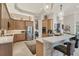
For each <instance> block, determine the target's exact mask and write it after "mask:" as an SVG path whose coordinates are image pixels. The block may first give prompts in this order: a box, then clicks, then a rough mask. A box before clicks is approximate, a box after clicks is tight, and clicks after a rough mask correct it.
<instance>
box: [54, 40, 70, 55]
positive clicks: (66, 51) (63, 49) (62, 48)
mask: <svg viewBox="0 0 79 59" xmlns="http://www.w3.org/2000/svg"><path fill="white" fill-rule="evenodd" d="M65 44H67V46H65V45H57V46H55V47H54V49H55V50H58V51H60V52H62V53H64V55H68V56H70V55H71V54H70V46H71V43H70V42H66V43H65Z"/></svg>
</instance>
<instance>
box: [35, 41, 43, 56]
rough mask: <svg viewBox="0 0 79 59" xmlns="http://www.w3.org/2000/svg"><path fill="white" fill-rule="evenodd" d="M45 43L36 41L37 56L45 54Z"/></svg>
mask: <svg viewBox="0 0 79 59" xmlns="http://www.w3.org/2000/svg"><path fill="white" fill-rule="evenodd" d="M43 55H44V53H43V43H41V42H39V41H36V56H43Z"/></svg>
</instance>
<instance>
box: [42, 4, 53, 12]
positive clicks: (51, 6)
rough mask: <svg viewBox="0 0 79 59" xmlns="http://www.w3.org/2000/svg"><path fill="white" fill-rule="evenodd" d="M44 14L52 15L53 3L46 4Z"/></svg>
mask: <svg viewBox="0 0 79 59" xmlns="http://www.w3.org/2000/svg"><path fill="white" fill-rule="evenodd" d="M43 9H44V12H45V13H50V12H52V10H53V3H51V4H44V8H43Z"/></svg>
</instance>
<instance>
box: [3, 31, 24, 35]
mask: <svg viewBox="0 0 79 59" xmlns="http://www.w3.org/2000/svg"><path fill="white" fill-rule="evenodd" d="M24 32H25V30H8V31H6V33H5V34H4V35H14V34H23V33H24Z"/></svg>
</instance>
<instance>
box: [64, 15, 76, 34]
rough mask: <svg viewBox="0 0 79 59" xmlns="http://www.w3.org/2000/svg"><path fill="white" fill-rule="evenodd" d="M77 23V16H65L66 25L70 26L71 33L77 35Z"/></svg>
mask: <svg viewBox="0 0 79 59" xmlns="http://www.w3.org/2000/svg"><path fill="white" fill-rule="evenodd" d="M75 24H76V22H75V14H70V15H67V16H64V25H69V26H70V33H71V34H75V33H76V25H75Z"/></svg>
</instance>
